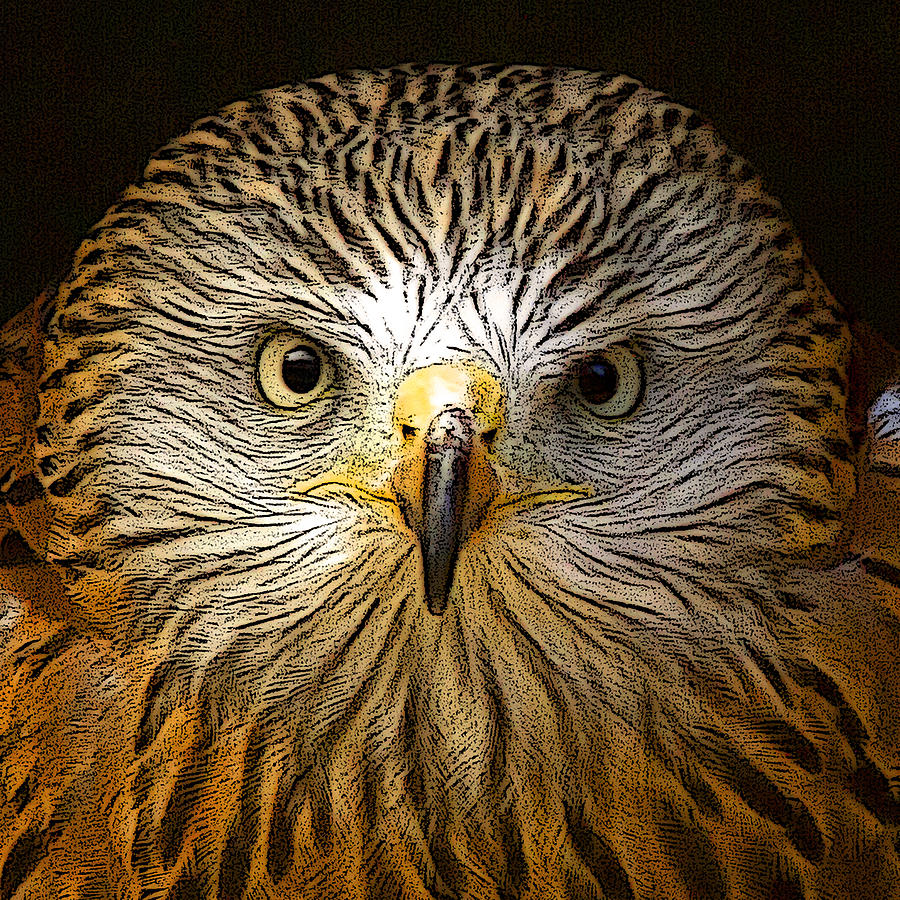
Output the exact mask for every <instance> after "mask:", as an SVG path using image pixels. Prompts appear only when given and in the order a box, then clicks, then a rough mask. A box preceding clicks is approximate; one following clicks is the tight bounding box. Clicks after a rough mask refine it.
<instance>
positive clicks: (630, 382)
mask: <svg viewBox="0 0 900 900" xmlns="http://www.w3.org/2000/svg"><path fill="white" fill-rule="evenodd" d="M578 393H579V394H580V395H581V399H582V400H583V401H584V402H585V403H586V404H587V405H588V406H589V407H590V408H591V411H592V412H593V413H595V414H596V415H598V416H600V417H601V418H604V419H621V418H624V417H625V416H628V415H631V413H633V412H634V411H635V409H637V406H638V404H639V403H640V402H641V397H642V395H643V393H644V370H643V367H642V366H641V361H640V358H639V357H638V356H637V355H636V354H635V353H634V352H633V351H632V350H630V349H629V348H628V347H622V346H618V347H609V348H607V349H606V350H603V351H602V352H600V353H594V354H592V355H590V356H587V357H585V358H584V359H583V360H582V361H581V363H580V365H579V367H578Z"/></svg>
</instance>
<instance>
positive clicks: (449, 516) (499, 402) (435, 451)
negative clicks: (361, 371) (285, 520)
mask: <svg viewBox="0 0 900 900" xmlns="http://www.w3.org/2000/svg"><path fill="white" fill-rule="evenodd" d="M393 419H394V426H395V428H397V430H398V431H399V432H400V433H401V435H402V439H403V446H402V447H401V451H400V458H399V460H398V462H397V463H396V465H395V466H394V468H393V471H392V473H391V476H390V480H389V486H390V490H385V489H381V490H377V489H373V488H370V487H367V486H363V485H361V484H356V483H355V481H354V480H350V479H346V478H341V477H336V476H334V475H330V476H326V477H324V478H318V479H314V480H313V482H309V483H307V485H306V486H305V490H303V493H308V494H311V493H313V492H314V491H320V490H322V489H324V488H326V487H330V488H338V489H339V490H340V491H342V492H349V493H352V494H353V495H355V496H356V497H357V499H359V500H361V501H363V502H368V503H372V502H381V503H385V502H386V503H389V504H391V505H393V503H396V507H395V509H399V512H400V515H401V516H402V519H403V521H404V523H405V524H406V526H407V527H408V528H409V529H410V530H411V531H412V533H413V534H414V535H415V536H416V538H417V539H418V543H419V546H420V548H421V552H422V568H423V574H424V588H425V602H426V604H427V606H428V609H429V611H430V612H431V613H432V614H434V615H441V614H442V613H443V612H444V610H445V609H446V607H447V602H448V600H449V598H450V595H451V590H452V587H453V584H454V574H455V569H456V560H457V557H458V555H459V552H460V550H461V549H462V548H463V547H464V546H465V545H466V544H467V542H469V541H471V540H474V539H475V538H476V537H477V535H478V532H479V529H480V527H481V526H482V525H483V524H484V523H485V521H486V520H487V519H488V518H490V517H491V516H492V514H493V513H494V512H495V511H496V510H499V509H500V508H502V507H507V506H513V507H516V508H527V507H533V506H537V505H542V504H544V503H550V502H554V501H559V500H569V499H574V498H580V497H584V496H586V495H587V494H589V493H590V490H589V489H587V488H584V487H576V486H575V485H559V486H556V485H551V486H548V488H545V489H543V490H537V489H532V490H530V491H525V492H521V493H514V494H510V493H508V492H507V491H506V490H505V487H506V486H505V484H504V480H505V479H504V478H503V476H502V475H501V469H500V467H499V466H498V465H497V463H496V462H495V460H494V458H493V457H494V454H495V450H496V445H497V443H498V441H499V440H500V437H499V436H500V433H501V431H502V430H503V428H504V425H505V398H504V395H503V392H502V390H501V388H500V385H499V384H498V383H497V381H496V379H495V378H494V377H493V376H491V375H490V374H489V373H488V372H486V371H484V370H483V369H481V368H480V367H479V366H476V365H474V364H472V363H468V362H465V363H438V364H436V365H431V366H426V367H424V368H421V369H417V370H416V371H414V372H412V373H411V374H410V375H409V376H407V378H406V380H405V381H404V382H403V383H402V384H401V386H400V389H399V390H398V392H397V398H396V402H395V406H394V417H393ZM535 487H536V486H535Z"/></svg>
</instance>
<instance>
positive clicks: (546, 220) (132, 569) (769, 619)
mask: <svg viewBox="0 0 900 900" xmlns="http://www.w3.org/2000/svg"><path fill="white" fill-rule="evenodd" d="M45 323H46V325H45V327H46V343H44V345H43V347H42V351H41V352H42V354H43V356H42V364H41V374H40V377H39V380H38V384H37V402H38V409H37V412H36V414H35V417H34V430H33V442H32V444H30V445H29V446H28V450H27V452H25V453H24V454H23V455H22V456H20V457H19V458H17V460H16V465H15V466H14V469H13V470H12V471H11V472H10V473H8V474H7V478H6V481H5V487H6V493H7V503H8V506H9V508H10V510H11V516H12V518H13V519H14V520H16V521H17V524H18V527H19V530H20V531H22V532H23V533H24V534H25V535H26V537H27V538H28V540H29V543H30V544H31V545H32V548H33V549H34V550H35V551H36V553H37V554H38V556H39V557H40V558H41V559H44V560H46V561H47V562H48V563H49V564H50V565H51V566H52V567H53V570H54V571H56V572H58V573H59V575H60V577H61V579H62V582H63V584H64V586H65V596H66V597H67V604H68V605H67V607H66V613H65V621H66V625H67V627H68V628H70V629H71V633H72V634H73V635H78V638H77V640H82V641H83V640H90V641H93V642H94V644H93V645H92V646H94V645H99V644H102V646H104V647H108V653H109V659H112V660H116V668H115V679H114V682H115V686H114V687H113V686H112V682H110V683H109V684H105V686H104V685H99V684H94V685H93V687H92V688H91V689H92V690H93V691H95V692H96V694H97V695H98V696H102V697H105V698H106V699H105V700H103V702H102V703H100V707H102V708H103V709H104V710H105V712H104V716H107V718H108V722H116V723H117V728H118V729H119V731H120V733H121V734H120V737H119V738H118V739H117V740H111V739H108V738H107V739H106V742H105V743H103V746H102V747H101V748H100V749H95V750H94V752H95V753H97V754H98V759H100V760H101V763H98V765H101V767H102V766H103V765H105V766H106V768H105V769H104V771H105V772H106V775H105V778H106V781H104V784H105V788H104V790H105V791H106V794H105V802H106V804H107V805H106V806H105V807H104V809H105V811H106V813H107V814H108V819H107V821H108V823H109V832H110V833H111V834H112V835H113V837H112V838H110V839H109V841H108V843H109V850H108V852H109V855H110V858H111V859H112V860H114V862H113V863H110V865H111V870H112V871H114V873H115V875H114V877H113V876H111V883H112V882H115V883H116V884H118V885H119V886H121V890H122V892H123V896H130V895H131V894H129V893H128V891H129V890H132V889H133V890H134V891H137V890H138V887H135V886H140V887H142V888H144V889H147V890H155V891H159V892H161V894H162V895H163V896H166V895H167V894H166V892H169V894H171V895H173V896H177V895H178V891H184V890H186V887H185V886H186V885H187V884H188V883H190V884H193V885H197V884H199V885H200V887H201V891H205V892H210V893H213V894H214V893H216V892H218V895H219V896H222V897H239V896H243V895H246V896H285V897H288V896H316V897H332V896H333V897H344V896H360V897H362V896H371V897H374V898H382V897H384V898H388V897H395V896H398V897H399V896H408V897H423V898H424V897H429V896H446V897H451V896H452V897H465V898H473V900H474V898H488V897H502V896H509V897H534V898H537V897H554V896H559V897H576V898H581V897H593V896H597V897H608V896H609V897H612V896H616V897H618V896H621V897H630V896H635V897H653V896H661V895H665V896H667V897H680V896H685V897H688V896H689V897H720V896H725V895H727V896H734V897H752V896H760V897H763V896H765V897H768V896H772V895H773V893H772V892H777V891H778V890H782V892H783V895H784V896H824V895H825V894H823V893H822V891H826V890H828V889H829V888H828V886H829V885H834V884H839V883H840V879H842V878H843V879H847V878H848V877H849V876H848V875H847V874H846V871H847V870H846V867H847V863H848V860H853V859H862V858H864V857H865V858H868V859H869V860H870V862H871V865H872V866H873V871H876V873H877V877H883V878H887V877H888V876H889V875H891V874H892V873H894V874H896V873H897V872H898V860H897V853H896V846H895V845H894V844H893V843H892V841H895V840H896V833H897V824H898V821H900V816H898V810H900V807H898V805H897V801H896V798H894V796H893V795H892V794H890V792H889V791H888V790H887V779H888V777H889V775H890V771H891V770H892V769H891V766H892V765H893V763H895V762H897V760H896V759H893V760H892V759H891V758H890V753H889V751H888V750H886V749H885V746H887V745H885V744H884V743H883V742H882V743H881V744H879V742H878V740H877V739H876V740H874V741H873V740H870V738H871V736H870V735H869V734H868V732H867V726H868V728H869V730H871V728H872V727H873V726H872V719H871V716H869V717H867V716H866V715H865V714H864V711H863V710H861V709H859V707H860V696H861V694H860V689H859V679H858V678H857V677H855V676H854V675H853V673H850V674H849V675H848V673H847V672H846V671H844V670H842V668H841V661H840V660H841V655H840V653H839V652H838V650H836V649H834V647H832V649H830V650H829V649H822V648H823V646H825V638H824V637H823V634H826V633H827V628H826V626H825V624H823V623H832V624H833V619H834V617H835V616H836V612H835V610H837V609H839V608H841V609H843V606H842V604H844V605H846V597H847V592H846V591H844V589H843V588H842V582H841V580H840V576H839V575H835V572H839V571H840V570H838V569H834V568H833V567H834V566H836V565H837V564H838V563H839V561H840V560H841V558H842V556H843V554H844V552H845V550H846V541H845V540H844V534H845V531H846V524H847V521H848V518H849V510H850V506H851V503H852V501H853V498H854V493H855V490H856V473H855V469H854V464H855V448H854V446H853V444H852V442H851V436H850V433H849V429H848V420H847V415H846V403H847V354H848V351H849V332H848V330H847V326H846V324H845V323H844V321H843V318H842V316H841V313H840V311H839V309H838V307H837V305H836V304H835V302H834V300H833V298H832V297H831V296H830V295H829V294H828V292H827V290H826V289H825V288H824V286H823V285H822V284H821V282H820V280H819V278H818V276H817V275H816V273H815V272H814V270H813V269H812V267H811V266H810V264H809V262H808V260H807V258H806V257H805V256H804V254H803V252H802V249H801V247H800V245H799V243H798V241H797V239H796V236H795V235H794V232H793V231H792V229H791V227H790V225H789V224H788V223H787V221H786V219H785V217H784V215H783V213H782V211H781V208H780V207H779V205H778V204H777V202H776V201H774V200H772V199H771V198H770V197H769V196H768V195H767V194H766V193H765V192H764V191H763V189H762V187H761V185H760V182H759V179H758V178H757V177H756V176H755V175H754V174H753V173H752V172H751V171H750V170H749V168H748V166H747V165H746V163H744V162H743V160H741V159H739V158H738V157H736V156H735V155H734V154H732V153H731V152H730V151H728V150H727V149H726V148H725V147H724V145H723V144H722V142H721V140H720V139H719V138H718V136H717V135H716V134H715V132H714V131H713V130H712V129H711V128H710V127H709V126H708V124H706V123H705V122H704V121H703V120H701V119H700V117H699V116H698V115H697V114H696V113H692V112H690V111H689V110H687V109H684V108H683V107H681V106H678V105H676V104H674V103H673V102H671V101H670V100H669V99H668V98H666V97H664V96H663V95H661V94H658V93H655V92H653V91H650V90H648V89H646V88H644V87H642V86H641V85H639V84H638V83H637V82H635V81H633V80H631V79H629V78H625V77H611V76H607V75H597V74H591V73H586V72H578V71H571V70H560V69H537V68H527V67H516V68H501V67H476V68H457V67H451V66H428V67H415V66H409V67H400V68H396V69H391V70H384V71H379V72H355V73H349V74H346V75H342V76H329V77H327V78H322V79H317V80H315V81H311V82H308V83H306V84H304V85H299V86H293V87H286V88H279V89H275V90H271V91H266V92H263V93H261V94H259V95H257V96H256V97H254V98H252V99H251V100H249V101H246V102H243V103H237V104H234V105H232V106H230V107H228V108H227V109H226V110H224V111H223V112H222V113H220V114H219V115H217V116H214V117H212V118H209V119H206V120H203V121H201V122H198V123H197V124H196V125H195V126H194V127H193V128H192V129H191V130H190V131H189V132H188V133H187V134H186V135H184V136H182V137H181V138H178V139H177V140H175V141H173V142H172V143H170V144H168V145H166V146H165V147H164V148H162V150H160V151H159V152H158V153H157V154H156V155H155V156H154V158H153V159H152V161H151V162H150V164H149V165H148V167H147V169H146V171H145V173H144V176H143V178H142V179H141V180H140V181H139V182H138V183H137V184H136V185H134V186H133V187H130V188H128V189H127V190H126V191H125V193H124V194H123V196H122V198H121V199H120V200H119V201H118V202H117V203H116V204H115V205H114V206H113V208H112V209H111V210H110V211H109V213H108V214H107V215H106V216H105V217H104V219H103V220H102V221H101V222H100V223H99V224H98V226H97V227H96V229H95V230H94V231H93V232H92V234H91V235H90V236H89V238H88V239H87V240H86V241H85V243H84V244H83V245H82V246H81V248H80V250H79V251H78V254H77V256H76V259H75V262H74V265H73V268H72V270H71V272H70V273H69V274H68V276H67V277H66V278H65V279H64V281H63V282H62V284H61V285H60V287H59V289H58V291H57V292H56V294H55V296H54V297H53V298H51V300H49V301H48V303H47V304H46V310H45ZM279 335H287V336H291V335H296V336H297V337H298V339H299V338H302V340H303V341H306V342H308V344H309V345H310V346H311V347H312V348H313V349H314V350H315V352H316V353H317V354H319V355H320V358H321V361H322V365H323V372H324V376H323V377H324V387H323V389H321V390H320V391H319V392H318V393H317V394H316V395H315V396H314V397H312V399H310V400H309V401H308V402H303V403H298V404H297V405H296V407H293V408H285V407H284V406H279V405H276V404H274V403H273V402H271V397H267V396H266V393H265V390H264V389H262V388H261V382H260V375H259V372H260V359H261V358H262V354H263V353H264V352H265V347H266V346H267V341H269V340H270V339H271V338H272V337H273V336H279ZM604 352H605V353H608V354H615V353H619V354H624V355H625V356H624V357H622V358H623V359H625V358H627V359H629V360H633V361H635V362H634V365H635V366H636V368H635V371H638V372H639V373H640V377H641V378H642V381H643V384H642V387H641V392H640V396H639V397H638V396H637V395H635V399H636V400H638V399H639V401H640V402H639V403H637V405H636V406H635V407H634V409H633V410H628V412H629V414H628V415H626V416H624V417H621V418H605V417H603V416H602V415H598V413H597V407H596V404H591V403H590V402H588V400H587V399H586V397H585V394H584V392H583V391H581V390H579V384H578V373H579V371H582V369H581V368H580V367H583V364H584V361H585V359H587V358H590V357H591V355H592V354H598V353H604ZM14 355H15V354H14V353H13V356H14ZM463 361H464V362H466V363H471V364H474V365H476V366H477V367H478V371H479V372H483V373H487V374H486V376H485V377H486V378H487V379H489V380H490V383H491V384H495V385H498V386H499V389H500V390H501V391H502V395H503V402H504V417H503V427H502V432H501V433H499V434H498V436H497V441H496V445H495V446H493V447H492V448H491V449H490V452H489V459H490V461H491V465H492V466H493V467H494V469H495V470H496V472H497V473H498V477H500V478H502V481H503V485H504V489H505V490H508V491H510V492H528V491H532V492H533V491H536V490H538V489H543V488H544V487H546V486H547V485H550V486H551V487H552V486H554V485H556V486H558V485H567V486H569V487H573V486H577V487H578V488H579V490H580V494H578V495H577V496H576V495H571V496H567V497H566V498H565V499H562V500H558V501H556V502H549V503H542V504H538V505H533V506H529V505H528V504H520V505H518V506H516V505H513V506H511V507H509V508H506V509H504V510H500V511H499V512H498V514H496V515H493V516H490V517H488V518H487V519H485V521H484V522H483V523H482V525H481V527H480V528H478V530H477V535H476V537H475V538H474V539H470V540H468V541H467V542H466V543H465V544H464V545H463V546H462V547H461V549H460V552H459V555H458V558H457V559H456V561H455V578H454V581H453V589H452V590H451V592H450V594H449V598H448V600H447V606H446V609H445V610H444V612H443V614H442V615H434V614H433V613H432V612H431V611H429V608H428V607H427V605H426V604H425V603H424V602H423V596H422V583H421V574H422V573H421V566H422V563H421V559H422V554H421V547H420V544H419V541H418V540H417V538H416V535H415V534H414V533H413V531H411V530H410V528H408V527H406V524H405V523H404V522H403V520H402V517H401V516H399V515H398V514H397V511H396V509H395V508H393V507H392V506H391V504H390V503H385V502H384V500H383V496H384V492H385V491H387V490H388V488H389V485H390V477H391V473H392V471H393V467H394V466H395V465H396V461H397V459H398V458H399V456H400V455H401V454H402V452H403V441H404V437H403V434H402V433H401V432H400V431H398V428H397V422H396V421H395V419H394V407H395V399H396V397H397V395H398V392H399V391H400V390H401V387H402V385H403V384H404V383H406V379H408V377H409V376H410V374H411V373H414V372H416V371H418V370H421V369H423V368H424V367H427V366H430V365H434V364H437V363H452V364H455V363H459V362H463ZM330 474H333V475H334V477H335V478H341V479H351V480H352V481H353V483H354V484H355V485H356V486H357V487H358V488H360V489H362V490H365V491H369V492H370V494H369V495H365V496H363V495H360V494H359V493H358V492H357V493H355V494H349V493H346V492H341V491H336V492H335V491H332V492H328V491H325V492H321V491H313V492H307V491H304V489H303V486H304V485H308V484H309V483H310V482H311V481H313V480H315V479H321V478H322V477H323V476H326V475H329V477H330ZM379 492H381V496H382V499H380V500H379V499H378V497H377V495H379ZM361 496H363V499H361ZM366 496H368V497H369V499H370V501H371V502H369V501H367V500H366V499H365V497H366ZM34 503H37V504H39V505H40V508H41V510H42V515H41V516H38V517H35V516H33V515H30V516H29V517H25V516H24V515H23V514H22V512H21V510H23V509H26V508H28V509H31V508H32V506H33V504H34ZM26 518H27V521H25V520H26ZM868 590H869V591H870V593H871V591H873V590H875V589H874V588H872V587H871V585H870V586H869V588H868ZM869 612H870V622H871V624H872V625H873V627H874V628H875V630H876V633H877V634H878V635H879V636H880V638H879V639H882V640H883V641H884V642H885V645H886V646H889V645H890V640H891V639H892V638H896V637H897V636H898V629H897V621H896V618H895V617H894V616H893V615H892V614H889V613H888V611H887V607H884V608H882V607H878V611H877V614H876V611H874V607H873V610H870V611H869ZM879 616H880V618H879ZM71 640H72V641H73V642H74V641H76V638H75V637H72V639H71ZM98 642H99V644H98ZM10 646H12V644H10ZM69 646H70V645H68V644H67V645H65V647H63V649H61V650H59V652H58V654H57V664H58V670H59V671H60V672H62V671H64V668H63V667H64V664H68V665H70V666H73V665H74V662H73V657H72V653H74V652H75V649H74V648H76V647H77V646H78V645H77V643H72V644H71V647H72V648H73V649H71V650H67V649H66V648H68V647H69ZM67 652H68V653H69V656H68V657H67V656H66V653H67ZM98 703H99V701H98ZM103 704H106V705H105V706H104V705H103ZM112 711H117V712H112ZM864 720H866V724H864ZM110 727H111V726H110ZM96 728H97V732H98V733H102V734H106V728H104V727H102V726H101V725H99V724H98V725H97V726H96ZM94 744H95V745H97V744H98V742H97V741H96V740H95V741H94ZM98 746H99V745H98ZM873 747H875V748H876V749H874V750H873V749H872V748H873ZM879 747H880V749H878V748H879ZM879 753H880V754H881V755H880V756H879ZM113 760H116V761H118V762H117V764H121V765H122V766H123V768H122V769H121V770H120V772H119V774H111V772H112V768H113V762H112V761H113ZM123 761H124V762H123ZM861 772H862V773H864V774H863V775H860V773H861ZM46 777H47V778H48V779H49V782H48V783H50V782H52V783H53V784H55V785H56V784H57V782H59V785H62V782H63V781H65V779H62V781H59V778H57V781H53V778H52V777H51V776H49V775H47V776H46ZM879 779H880V780H879ZM75 781H76V782H77V779H75ZM73 792H75V793H73ZM76 793H77V787H76V786H75V784H74V782H72V780H71V779H69V781H65V785H64V786H59V796H61V797H63V798H64V801H63V800H61V801H59V802H60V803H62V802H65V803H68V804H70V806H71V804H75V801H74V800H72V797H73V796H75V794H76ZM76 806H77V804H76ZM67 808H69V807H67ZM85 815H87V814H86V813H85ZM73 821H77V815H75V816H73ZM73 827H74V826H73ZM842 873H843V874H842ZM847 883H850V882H849V881H848V882H847ZM124 886H128V887H127V889H126V887H124ZM779 886H780V887H779ZM304 891H305V892H306V893H304ZM354 891H355V892H356V893H353V892H354ZM790 891H793V892H794V893H793V894H791V893H790ZM292 892H293V893H292ZM429 892H430V893H429ZM838 895H840V892H838V894H837V895H836V896H838Z"/></svg>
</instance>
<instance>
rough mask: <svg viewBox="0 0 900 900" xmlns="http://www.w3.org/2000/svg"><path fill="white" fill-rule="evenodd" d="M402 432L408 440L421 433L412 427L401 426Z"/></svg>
mask: <svg viewBox="0 0 900 900" xmlns="http://www.w3.org/2000/svg"><path fill="white" fill-rule="evenodd" d="M400 430H401V431H402V433H403V437H405V438H406V439H407V440H409V439H410V438H414V437H415V436H416V435H417V434H418V433H419V429H418V428H414V427H413V426H412V425H401V426H400Z"/></svg>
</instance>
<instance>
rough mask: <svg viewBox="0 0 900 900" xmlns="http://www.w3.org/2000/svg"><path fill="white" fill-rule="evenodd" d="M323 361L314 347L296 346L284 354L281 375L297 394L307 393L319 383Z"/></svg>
mask: <svg viewBox="0 0 900 900" xmlns="http://www.w3.org/2000/svg"><path fill="white" fill-rule="evenodd" d="M321 374H322V363H321V362H320V361H319V357H318V355H317V354H316V352H315V350H313V349H312V347H295V348H294V349H293V350H288V352H287V353H285V354H284V361H283V362H282V363H281V377H282V378H283V379H284V383H285V384H286V385H287V386H288V387H289V388H290V389H291V390H292V391H293V392H294V393H295V394H306V393H308V392H309V391H311V390H312V389H313V388H314V387H315V386H316V385H317V384H318V383H319V377H320V376H321Z"/></svg>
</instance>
